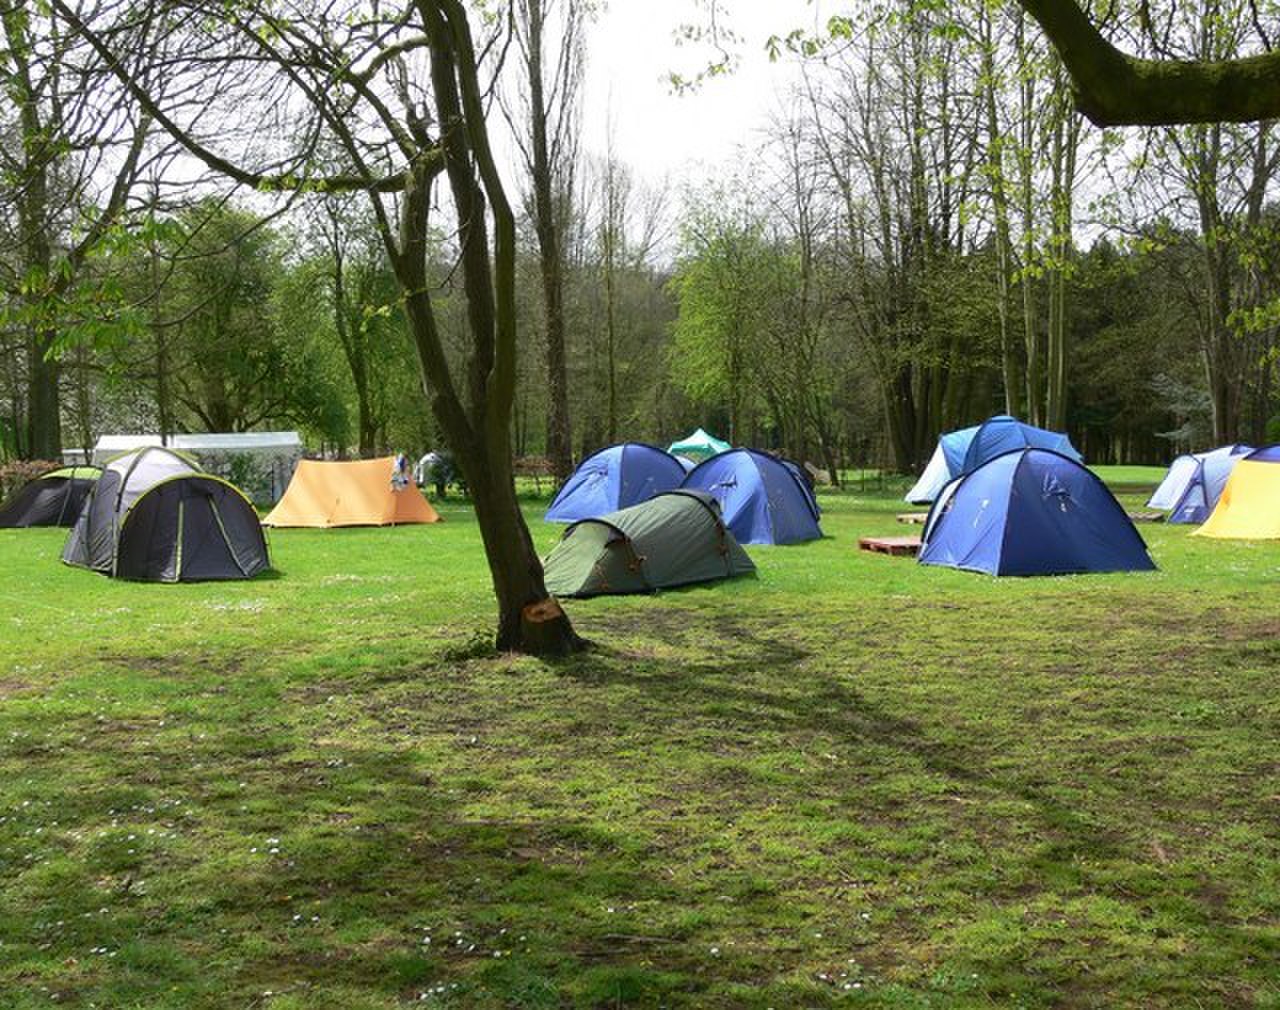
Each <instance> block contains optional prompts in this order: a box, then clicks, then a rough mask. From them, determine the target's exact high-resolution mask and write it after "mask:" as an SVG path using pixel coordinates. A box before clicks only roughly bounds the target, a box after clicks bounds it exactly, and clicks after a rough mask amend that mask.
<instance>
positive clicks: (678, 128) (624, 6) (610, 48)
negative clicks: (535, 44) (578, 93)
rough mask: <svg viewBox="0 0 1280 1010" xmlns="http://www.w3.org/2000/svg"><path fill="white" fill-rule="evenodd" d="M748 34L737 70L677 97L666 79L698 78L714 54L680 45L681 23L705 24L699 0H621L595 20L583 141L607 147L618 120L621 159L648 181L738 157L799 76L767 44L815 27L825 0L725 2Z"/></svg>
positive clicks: (591, 148)
mask: <svg viewBox="0 0 1280 1010" xmlns="http://www.w3.org/2000/svg"><path fill="white" fill-rule="evenodd" d="M726 6H727V9H728V13H729V17H730V22H729V23H730V24H731V26H732V29H733V31H734V32H735V33H736V34H737V35H738V36H739V38H740V43H739V45H738V52H739V53H740V56H741V61H740V64H739V66H738V68H737V70H736V72H735V73H733V74H732V75H730V76H728V77H720V78H716V79H713V80H709V81H707V82H706V83H705V84H704V85H703V86H702V87H701V89H700V90H699V91H698V92H697V93H695V94H685V95H676V94H673V93H672V89H671V86H670V84H669V82H668V80H667V75H668V74H669V73H670V72H671V71H673V70H676V71H680V72H683V73H685V74H686V75H689V74H692V73H693V72H694V71H695V70H696V69H697V68H698V66H699V65H702V66H705V65H706V61H707V53H708V52H709V50H706V49H700V48H696V47H694V46H680V47H677V46H676V43H675V34H676V31H677V29H679V27H680V26H681V25H682V24H687V23H691V22H695V21H697V19H698V17H699V15H700V8H699V7H698V6H697V5H696V4H695V3H694V0H612V2H610V3H609V4H608V6H607V7H606V8H605V9H604V11H602V12H601V13H600V15H599V16H598V17H597V19H596V21H595V23H594V24H593V25H591V28H590V33H589V35H588V44H587V73H586V79H585V87H584V91H583V109H582V112H583V123H582V131H583V141H584V146H585V147H586V149H587V151H588V152H590V153H603V151H604V149H605V147H606V143H607V138H608V130H609V123H610V121H612V130H613V136H614V150H615V152H616V154H617V156H618V158H619V159H620V160H621V161H622V162H624V163H625V164H627V165H629V166H630V167H631V169H632V171H633V172H634V173H635V174H636V175H637V176H639V177H641V178H642V179H644V180H645V181H647V182H649V183H658V182H661V181H662V180H663V179H669V180H670V181H671V182H672V183H676V182H679V181H681V180H683V179H685V178H689V177H697V176H701V175H703V174H704V173H706V172H707V171H710V170H714V169H715V168H716V167H718V166H722V165H724V164H726V163H729V162H731V161H732V160H733V159H734V157H735V154H736V153H737V149H738V148H739V146H745V145H748V144H750V143H751V139H752V134H753V132H754V131H755V130H757V129H758V128H759V127H762V126H764V125H766V123H767V120H768V118H769V115H770V113H771V112H772V111H773V110H774V109H775V108H776V105H777V99H778V96H779V95H781V94H784V93H785V92H786V90H787V87H788V85H789V84H790V83H791V82H794V81H795V80H796V79H797V76H798V74H797V71H796V68H795V66H794V65H792V64H789V63H788V62H787V61H786V60H779V61H778V62H777V63H771V62H770V61H769V59H768V56H767V54H766V52H765V42H766V40H767V39H768V38H769V37H770V36H771V35H784V34H786V33H787V32H788V31H790V30H792V29H795V28H806V29H812V28H813V27H814V25H815V22H816V19H817V18H818V16H819V15H820V13H821V11H822V8H823V7H824V6H827V7H829V6H830V4H823V3H822V2H821V0H735V2H731V3H730V4H728V5H726Z"/></svg>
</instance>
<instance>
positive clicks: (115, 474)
mask: <svg viewBox="0 0 1280 1010" xmlns="http://www.w3.org/2000/svg"><path fill="white" fill-rule="evenodd" d="M62 560H63V561H65V562H66V563H67V564H69V565H76V566H78V567H81V568H89V569H92V570H93V571H95V572H103V573H105V574H107V575H114V576H117V577H119V578H122V579H140V580H144V581H149V582H197V581H203V580H212V579H247V578H251V577H252V576H254V575H257V574H258V573H259V572H262V571H265V570H266V569H267V568H269V567H271V562H270V559H269V558H268V556H267V541H266V538H265V537H264V536H263V533H262V524H261V523H260V522H259V521H258V514H257V513H256V512H254V510H253V506H252V505H251V504H249V500H248V499H247V498H245V496H244V495H243V494H242V493H241V492H240V490H239V489H238V488H236V486H235V485H234V484H230V483H228V482H227V481H224V480H222V479H221V478H219V477H214V476H213V475H211V474H207V473H205V472H204V471H202V470H201V469H200V467H199V465H198V464H196V463H194V462H192V461H191V460H189V459H187V458H186V457H184V456H181V455H179V454H178V453H176V452H174V451H172V450H171V449H161V448H158V447H154V446H153V447H149V448H145V449H138V450H136V451H134V452H130V453H125V454H124V455H123V456H119V457H117V458H116V459H113V460H112V461H111V462H109V463H108V464H107V466H106V468H105V469H104V470H103V472H102V476H101V477H100V478H98V483H97V486H96V487H95V488H94V490H93V494H92V495H91V496H90V498H89V501H88V503H87V504H86V505H85V507H84V509H83V510H82V511H81V513H80V518H79V520H78V521H77V522H76V525H75V527H74V528H73V529H72V530H71V534H70V536H68V537H67V542H66V545H65V546H64V547H63V549H62Z"/></svg>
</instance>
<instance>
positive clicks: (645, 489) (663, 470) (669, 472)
mask: <svg viewBox="0 0 1280 1010" xmlns="http://www.w3.org/2000/svg"><path fill="white" fill-rule="evenodd" d="M684 474H685V471H684V467H683V466H681V465H680V461H679V460H677V459H676V458H675V457H674V456H672V455H671V454H670V453H669V452H665V451H664V450H662V449H659V448H658V447H657V446H656V445H645V444H644V443H643V442H623V443H622V444H621V445H611V446H609V447H608V448H607V449H601V450H600V451H599V452H595V453H592V454H591V455H590V456H588V457H587V458H586V459H584V460H583V461H582V462H581V463H579V464H578V469H576V470H574V471H573V473H572V475H570V477H569V479H568V480H567V481H565V482H564V487H562V488H561V489H560V493H559V494H557V495H556V497H555V500H554V501H552V503H551V507H550V508H549V509H547V514H546V517H545V518H546V520H547V522H553V523H574V522H578V521H579V520H581V519H595V518H596V517H597V516H602V515H604V514H605V513H607V512H616V511H618V510H619V509H624V508H628V507H630V506H632V505H638V504H640V502H642V501H647V500H648V499H650V498H652V497H653V496H654V495H655V494H657V493H658V492H659V491H674V490H675V489H676V488H678V487H679V486H680V482H681V481H683V480H684Z"/></svg>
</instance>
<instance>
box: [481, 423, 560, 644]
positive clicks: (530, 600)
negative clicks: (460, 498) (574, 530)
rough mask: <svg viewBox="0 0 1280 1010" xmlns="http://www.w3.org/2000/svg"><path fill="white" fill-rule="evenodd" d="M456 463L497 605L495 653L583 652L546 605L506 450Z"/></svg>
mask: <svg viewBox="0 0 1280 1010" xmlns="http://www.w3.org/2000/svg"><path fill="white" fill-rule="evenodd" d="M459 462H460V463H461V464H462V472H463V474H464V475H465V476H466V478H467V488H468V490H469V491H470V493H471V498H472V501H473V502H474V503H475V509H476V522H477V524H478V525H479V527H480V535H481V537H482V538H483V540H484V549H485V557H486V558H487V559H488V562H489V574H490V576H491V577H492V579H493V589H494V594H495V596H496V597H497V601H498V634H497V647H498V649H499V650H501V651H504V652H506V651H522V652H535V653H537V654H538V655H557V656H563V655H569V654H570V653H573V652H577V651H578V650H580V649H582V648H583V646H584V645H585V643H584V642H583V640H582V639H581V638H579V637H578V635H577V633H576V632H575V631H574V630H573V626H572V625H571V624H570V623H569V619H568V618H567V617H566V616H565V615H564V612H563V611H561V610H560V608H559V607H558V606H557V605H555V604H554V601H549V600H548V597H547V590H546V586H545V585H544V583H543V581H542V562H541V561H540V560H539V558H538V553H537V551H536V550H535V549H534V546H533V538H532V537H531V536H530V535H529V527H528V526H527V525H526V524H525V522H524V516H523V514H522V513H521V511H520V503H519V501H518V500H517V498H516V490H515V482H514V480H513V479H512V473H511V451H510V449H509V447H507V446H506V445H505V444H504V445H503V446H502V447H501V448H498V447H497V446H492V447H490V448H489V449H488V450H487V451H486V450H483V449H482V450H481V452H480V454H479V455H478V456H477V455H473V454H471V453H468V454H467V455H466V456H465V457H459ZM477 463H479V464H480V465H478V466H477V465H476V464H477ZM549 604H550V605H549Z"/></svg>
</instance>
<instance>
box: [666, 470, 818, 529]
mask: <svg viewBox="0 0 1280 1010" xmlns="http://www.w3.org/2000/svg"><path fill="white" fill-rule="evenodd" d="M681 487H685V488H690V489H692V490H694V491H705V492H707V493H708V494H710V495H711V496H712V497H714V498H715V499H716V500H717V501H718V502H719V503H720V511H721V513H722V514H723V515H724V521H725V525H727V526H728V527H729V529H730V530H731V531H732V533H733V535H734V536H735V537H737V538H738V541H739V543H744V544H790V543H795V542H797V541H800V540H817V539H818V538H819V537H821V536H822V530H821V528H819V526H818V510H817V503H816V502H815V501H814V499H813V495H812V493H811V492H810V491H809V489H808V487H807V486H806V485H805V482H804V479H803V478H801V477H799V476H797V474H796V472H795V470H794V469H792V468H790V467H788V466H787V465H786V464H785V463H784V462H783V461H782V460H780V459H778V458H776V457H774V456H770V455H768V454H767V453H763V452H757V451H756V450H755V449H732V450H730V451H729V452H722V453H720V455H718V456H712V457H711V458H710V459H708V460H704V461H703V462H701V463H699V464H698V465H697V466H696V467H694V468H693V470H691V471H690V472H689V474H688V475H687V476H686V477H685V479H684V483H683V484H682V485H681Z"/></svg>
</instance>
